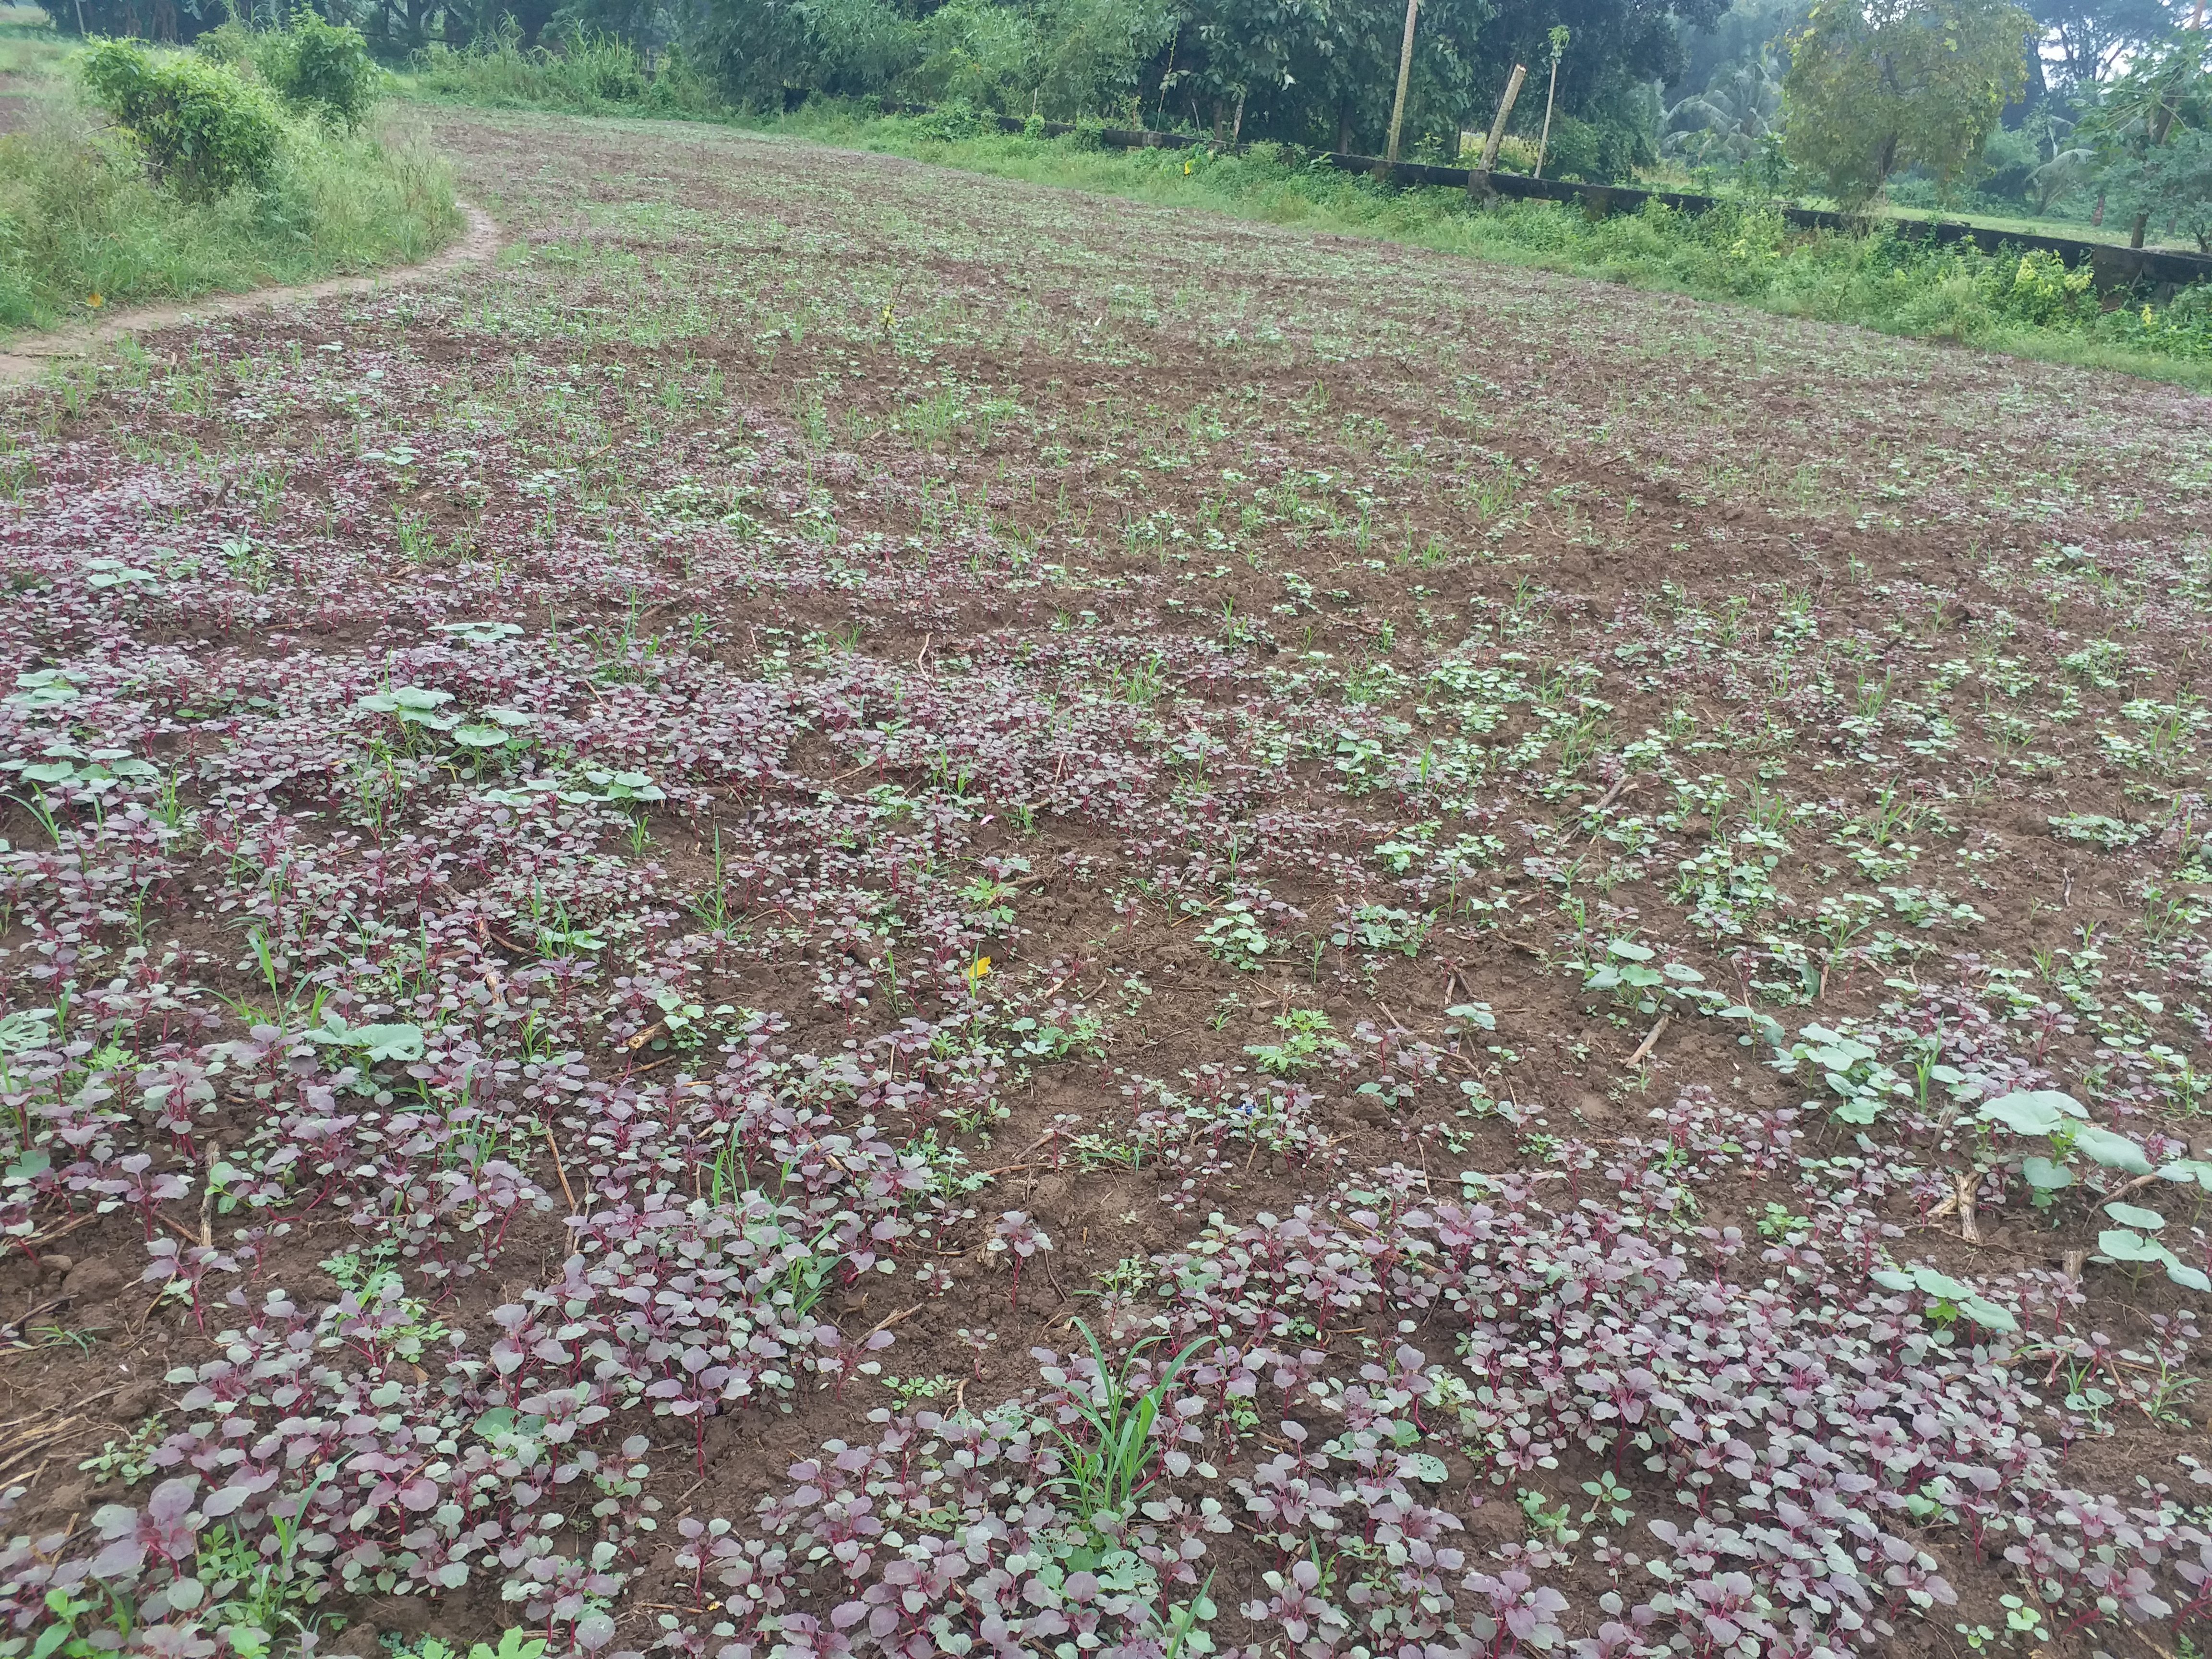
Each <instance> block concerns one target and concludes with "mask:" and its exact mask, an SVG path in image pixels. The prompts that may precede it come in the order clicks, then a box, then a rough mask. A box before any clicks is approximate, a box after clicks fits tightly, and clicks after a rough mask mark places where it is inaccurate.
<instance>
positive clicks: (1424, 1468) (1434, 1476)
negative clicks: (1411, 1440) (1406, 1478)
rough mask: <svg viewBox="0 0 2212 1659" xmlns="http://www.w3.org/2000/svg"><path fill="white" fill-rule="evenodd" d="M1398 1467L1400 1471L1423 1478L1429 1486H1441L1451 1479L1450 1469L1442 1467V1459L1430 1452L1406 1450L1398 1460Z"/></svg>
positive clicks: (1417, 1478) (1415, 1477) (1419, 1478)
mask: <svg viewBox="0 0 2212 1659" xmlns="http://www.w3.org/2000/svg"><path fill="white" fill-rule="evenodd" d="M1398 1468H1399V1469H1400V1470H1401V1472H1402V1473H1404V1474H1410V1475H1412V1476H1413V1479H1414V1480H1425V1481H1426V1482H1428V1484H1429V1485H1431V1486H1443V1484H1444V1483H1445V1482H1446V1481H1447V1480H1450V1479H1451V1471H1450V1470H1449V1469H1448V1468H1445V1467H1444V1460H1443V1458H1441V1457H1438V1456H1437V1455H1435V1454H1434V1453H1432V1452H1407V1454H1406V1455H1404V1456H1402V1457H1401V1458H1400V1459H1399V1460H1398Z"/></svg>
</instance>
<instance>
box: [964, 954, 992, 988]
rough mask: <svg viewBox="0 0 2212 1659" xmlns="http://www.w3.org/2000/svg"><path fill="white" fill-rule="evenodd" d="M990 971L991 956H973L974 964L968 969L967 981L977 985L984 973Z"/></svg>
mask: <svg viewBox="0 0 2212 1659" xmlns="http://www.w3.org/2000/svg"><path fill="white" fill-rule="evenodd" d="M990 971H991V958H990V957H976V958H975V966H973V967H971V968H970V969H968V982H969V984H970V985H979V984H981V982H982V981H983V977H984V975H987V974H988V973H989V972H990Z"/></svg>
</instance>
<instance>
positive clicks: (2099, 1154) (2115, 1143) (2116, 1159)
mask: <svg viewBox="0 0 2212 1659" xmlns="http://www.w3.org/2000/svg"><path fill="white" fill-rule="evenodd" d="M2074 1145H2075V1148H2076V1149H2077V1150H2079V1151H2080V1152H2083V1153H2085V1154H2087V1156H2088V1158H2091V1159H2092V1160H2093V1162H2095V1163H2099V1164H2103V1165H2104V1166H2105V1167H2106V1169H2108V1170H2122V1171H2124V1172H2125V1173H2126V1174H2129V1175H2148V1174H2150V1173H2151V1168H2150V1159H2149V1158H2146V1157H2145V1156H2144V1155H2143V1149H2142V1147H2141V1146H2137V1145H2136V1143H2135V1142H2134V1141H2133V1140H2131V1139H2129V1138H2128V1137H2127V1136H2126V1135H2124V1134H2121V1133H2118V1132H2117V1131H2115V1130H2112V1129H2107V1128H2105V1127H2103V1126H2101V1125H2100V1124H2095V1123H2085V1124H2083V1125H2082V1126H2081V1127H2080V1128H2078V1129H2076V1130H2075V1132H2074Z"/></svg>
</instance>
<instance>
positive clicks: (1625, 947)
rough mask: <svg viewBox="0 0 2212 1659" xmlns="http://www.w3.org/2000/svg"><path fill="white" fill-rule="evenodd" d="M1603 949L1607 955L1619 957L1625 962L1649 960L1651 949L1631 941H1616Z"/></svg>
mask: <svg viewBox="0 0 2212 1659" xmlns="http://www.w3.org/2000/svg"><path fill="white" fill-rule="evenodd" d="M1605 948H1606V951H1607V954H1608V955H1611V956H1616V957H1620V958H1621V959H1622V960H1623V961H1625V962H1649V961H1650V960H1651V947H1650V946H1649V945H1638V944H1637V943H1636V942H1635V941H1634V940H1633V939H1615V940H1613V942H1612V943H1611V944H1610V945H1607V946H1606V947H1605Z"/></svg>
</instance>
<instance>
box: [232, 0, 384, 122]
mask: <svg viewBox="0 0 2212 1659" xmlns="http://www.w3.org/2000/svg"><path fill="white" fill-rule="evenodd" d="M270 42H271V44H270V50H269V51H268V53H267V55H266V56H265V57H264V58H263V59H262V60H261V71H262V75H263V76H264V78H265V79H266V80H267V81H268V82H269V84H270V86H272V87H274V88H276V90H277V91H278V92H279V93H280V94H283V99H284V101H285V102H286V103H288V104H290V105H292V106H294V107H295V108H297V109H312V110H314V111H316V112H318V113H319V114H320V115H321V116H322V118H324V119H325V120H326V121H328V122H330V123H331V125H337V124H339V123H340V122H343V124H344V125H345V128H346V131H349V132H350V131H353V130H354V129H355V128H356V127H358V126H359V125H361V119H362V117H363V116H364V115H366V114H368V108H369V106H370V105H371V104H373V103H374V102H375V101H376V94H377V87H378V82H380V79H381V76H382V72H381V71H380V70H378V68H377V67H376V64H375V63H374V60H373V59H371V58H370V57H369V55H368V42H367V41H365V40H362V37H361V31H360V30H359V29H356V28H349V27H344V26H343V25H340V24H333V23H326V22H325V21H323V20H322V19H321V18H319V17H318V16H316V15H315V14H314V13H313V12H312V11H309V10H307V9H306V8H305V7H304V6H303V7H301V9H300V10H299V11H298V12H296V13H295V14H294V15H293V18H292V22H291V26H290V27H289V28H287V29H286V30H285V31H284V32H283V33H281V34H277V35H273V36H271V37H270Z"/></svg>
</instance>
